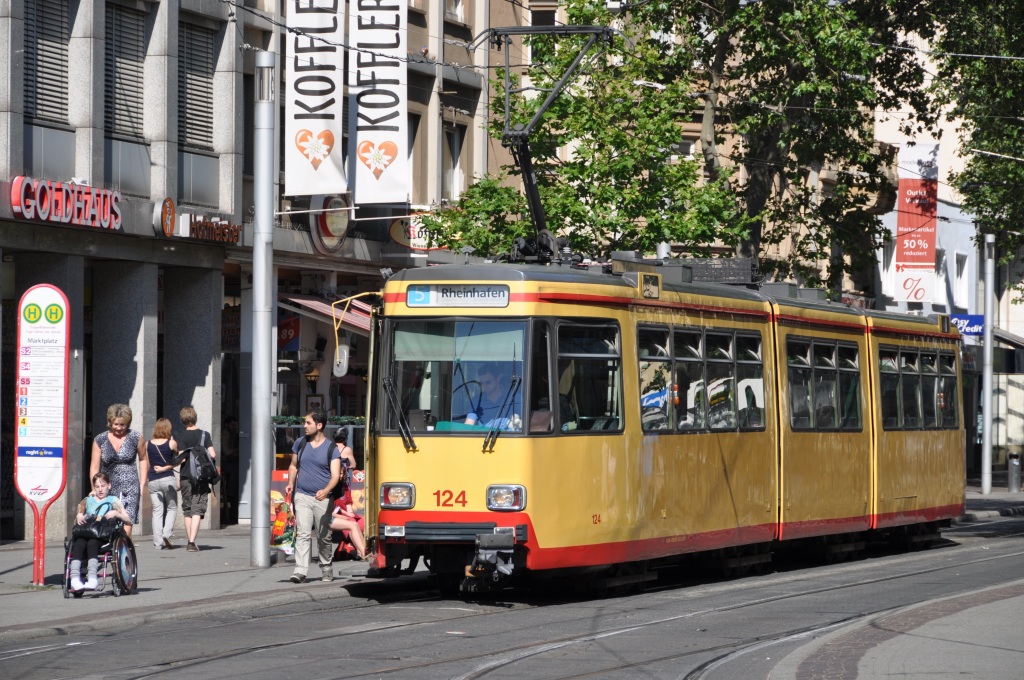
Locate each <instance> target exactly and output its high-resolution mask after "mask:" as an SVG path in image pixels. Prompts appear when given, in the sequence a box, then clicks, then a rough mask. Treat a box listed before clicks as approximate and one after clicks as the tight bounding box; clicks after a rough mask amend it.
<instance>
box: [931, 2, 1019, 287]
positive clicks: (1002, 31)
mask: <svg viewBox="0 0 1024 680" xmlns="http://www.w3.org/2000/svg"><path fill="white" fill-rule="evenodd" d="M935 11H936V12H937V13H938V15H939V16H940V17H941V19H942V23H943V25H944V30H943V32H942V35H941V37H940V38H939V39H938V40H937V41H936V43H935V50H936V51H937V54H935V56H934V57H933V58H934V59H936V60H937V62H938V65H939V66H938V73H937V77H936V78H935V83H936V85H935V88H934V90H935V92H936V93H937V95H938V96H939V100H940V102H941V103H942V104H943V105H944V106H945V110H946V111H947V112H948V113H947V115H948V118H949V120H950V121H953V122H956V123H957V124H958V129H957V132H958V135H959V138H960V139H959V141H960V148H961V153H962V154H963V155H964V156H965V157H966V161H967V162H966V166H965V168H964V170H963V172H961V173H959V174H958V175H955V176H954V177H952V178H951V180H952V183H953V184H954V185H955V186H956V188H957V189H958V190H959V192H960V194H961V196H963V207H964V210H965V211H967V212H970V213H972V214H973V215H974V216H975V218H976V220H977V222H978V223H979V224H980V225H981V226H982V229H981V230H980V232H981V233H991V234H994V235H995V237H996V247H997V252H998V253H999V256H1000V259H1001V260H1002V261H1003V262H1008V263H1011V264H1013V265H1017V261H1018V253H1019V252H1020V250H1021V248H1022V247H1024V192H1021V190H1020V187H1021V186H1024V160H1022V159H1024V98H1022V97H1021V91H1022V89H1024V6H1022V5H1021V4H1020V3H1018V2H1006V1H1005V0H1000V1H996V0H979V1H977V2H966V3H958V2H950V1H949V0H939V1H938V2H936V3H935ZM982 55H984V56H982ZM1000 57H1003V58H1000ZM972 150H976V151H977V152H983V153H973V152H972ZM991 154H999V155H991ZM981 233H979V238H980V237H981ZM1017 266H1018V267H1019V265H1017ZM1015 273H1016V274H1017V276H1020V275H1021V273H1020V272H1019V271H1017V272H1015ZM1017 288H1018V291H1019V292H1024V287H1022V286H1021V284H1018V285H1017Z"/></svg>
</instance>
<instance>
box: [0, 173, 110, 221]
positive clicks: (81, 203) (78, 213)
mask: <svg viewBox="0 0 1024 680" xmlns="http://www.w3.org/2000/svg"><path fill="white" fill-rule="evenodd" d="M120 203H121V192H120V191H113V190H111V189H99V188H95V187H90V186H86V185H82V184H65V183H63V182H52V181H50V180H47V179H32V178H31V177H23V176H18V177H15V178H14V181H13V182H11V209H12V211H13V212H14V216H15V217H17V218H19V219H23V220H33V221H38V222H49V223H51V224H71V225H75V226H78V227H96V228H98V229H110V230H111V231H120V230H121V206H120Z"/></svg>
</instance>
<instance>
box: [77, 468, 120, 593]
mask: <svg viewBox="0 0 1024 680" xmlns="http://www.w3.org/2000/svg"><path fill="white" fill-rule="evenodd" d="M92 488H93V493H92V494H91V495H89V496H86V497H85V498H83V499H82V502H81V503H79V504H78V514H77V515H76V516H75V528H74V530H73V531H72V534H71V535H72V536H73V537H74V538H73V539H72V541H71V569H70V571H71V590H96V586H97V585H98V584H97V583H96V571H97V569H98V568H99V555H100V545H101V544H102V543H105V542H106V541H109V540H110V535H111V533H112V532H113V530H114V526H115V523H116V522H117V520H121V521H122V522H124V523H125V525H126V526H127V525H129V524H131V517H129V516H128V513H127V512H125V510H124V506H123V505H121V501H119V500H118V499H117V498H114V497H113V496H110V495H108V494H109V493H110V478H109V477H107V473H105V472H97V473H96V474H94V475H93V476H92ZM83 558H85V559H86V560H87V569H88V572H87V575H86V580H85V583H83V582H82V559H83Z"/></svg>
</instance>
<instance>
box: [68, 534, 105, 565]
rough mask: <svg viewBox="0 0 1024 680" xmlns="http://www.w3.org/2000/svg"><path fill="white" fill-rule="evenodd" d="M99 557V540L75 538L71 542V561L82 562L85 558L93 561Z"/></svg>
mask: <svg viewBox="0 0 1024 680" xmlns="http://www.w3.org/2000/svg"><path fill="white" fill-rule="evenodd" d="M99 556H100V539H98V538H76V539H75V540H73V541H72V542H71V559H73V560H82V559H83V558H87V559H90V560H95V559H97V558H98V557H99Z"/></svg>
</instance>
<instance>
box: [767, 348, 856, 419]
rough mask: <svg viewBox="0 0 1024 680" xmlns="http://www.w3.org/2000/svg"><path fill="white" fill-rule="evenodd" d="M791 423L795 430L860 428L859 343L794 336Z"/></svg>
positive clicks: (790, 357)
mask: <svg viewBox="0 0 1024 680" xmlns="http://www.w3.org/2000/svg"><path fill="white" fill-rule="evenodd" d="M786 363H787V364H788V367H789V374H788V375H789V407H790V415H789V417H790V426H791V427H792V428H793V429H794V430H860V429H861V420H862V419H861V379H860V358H859V352H858V350H857V347H856V346H853V345H846V344H843V343H839V342H833V341H828V340H813V341H812V340H810V339H804V338H801V339H794V338H791V339H790V340H788V341H787V343H786Z"/></svg>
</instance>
